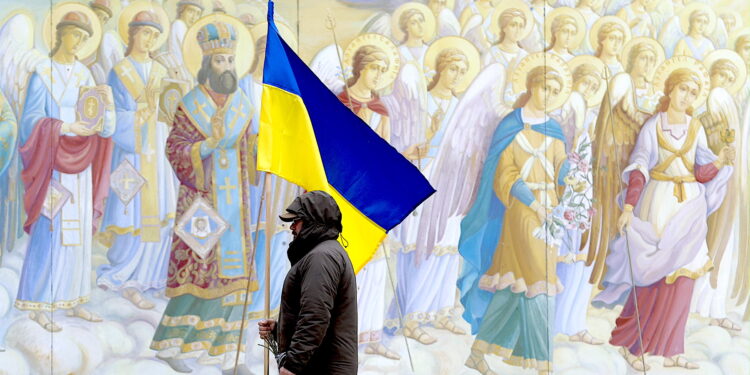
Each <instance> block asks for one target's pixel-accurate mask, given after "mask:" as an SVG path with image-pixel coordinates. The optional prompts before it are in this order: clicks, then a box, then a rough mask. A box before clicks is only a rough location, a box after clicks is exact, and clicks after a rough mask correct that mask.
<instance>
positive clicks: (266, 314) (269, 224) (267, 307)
mask: <svg viewBox="0 0 750 375" xmlns="http://www.w3.org/2000/svg"><path fill="white" fill-rule="evenodd" d="M263 184H264V185H265V188H264V189H263V194H264V195H265V201H266V231H265V235H266V236H265V237H266V243H265V250H266V252H265V256H266V259H265V261H266V264H265V275H264V276H265V285H264V287H263V289H264V290H263V310H264V311H263V318H264V319H266V320H268V319H270V318H271V240H272V239H273V236H274V235H275V234H276V231H275V225H274V224H275V223H276V220H273V217H274V216H273V205H271V202H272V200H271V189H269V188H268V186H269V185H270V184H271V174H270V173H268V172H266V181H265V182H264V183H263ZM258 216H260V212H259V213H258ZM258 225H260V222H258ZM268 354H269V349H268V345H265V346H264V347H263V374H265V375H268V371H269V367H270V364H269V357H268Z"/></svg>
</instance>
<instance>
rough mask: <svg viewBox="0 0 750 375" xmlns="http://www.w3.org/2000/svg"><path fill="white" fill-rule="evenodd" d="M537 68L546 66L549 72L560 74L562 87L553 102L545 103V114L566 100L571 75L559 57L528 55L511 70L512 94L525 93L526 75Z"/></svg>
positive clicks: (571, 82) (568, 68)
mask: <svg viewBox="0 0 750 375" xmlns="http://www.w3.org/2000/svg"><path fill="white" fill-rule="evenodd" d="M539 66H547V67H549V68H550V69H551V70H554V71H556V72H558V73H559V74H560V76H561V77H562V80H563V85H562V87H561V88H560V95H559V96H558V97H557V99H556V100H555V101H553V102H550V103H547V105H548V107H547V109H546V110H547V112H549V111H554V110H555V109H558V108H560V107H561V106H562V105H563V103H565V101H567V100H568V96H570V92H571V91H572V90H573V75H572V74H571V72H570V67H568V64H566V63H565V60H563V59H562V58H561V57H559V56H556V55H553V54H551V53H545V52H537V53H532V54H531V55H528V56H526V57H524V58H523V60H521V62H520V63H518V66H516V68H515V69H513V77H512V82H513V92H514V93H515V94H520V93H522V92H524V91H526V75H527V74H528V73H529V72H530V71H531V70H532V69H534V68H536V67H539Z"/></svg>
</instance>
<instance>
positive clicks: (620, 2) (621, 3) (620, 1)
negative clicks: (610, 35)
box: [604, 0, 631, 16]
mask: <svg viewBox="0 0 750 375" xmlns="http://www.w3.org/2000/svg"><path fill="white" fill-rule="evenodd" d="M630 3H631V1H630V0H609V1H607V3H606V4H605V5H604V15H605V16H614V15H616V14H617V12H619V11H620V9H622V8H625V7H626V6H628V5H630Z"/></svg>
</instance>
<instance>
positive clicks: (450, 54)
mask: <svg viewBox="0 0 750 375" xmlns="http://www.w3.org/2000/svg"><path fill="white" fill-rule="evenodd" d="M458 62H463V63H464V64H466V67H467V68H468V67H469V58H468V57H466V55H465V54H464V53H463V51H461V50H460V49H457V48H446V49H444V50H442V51H440V53H439V54H438V55H437V57H436V58H435V70H436V71H437V73H436V74H435V76H434V77H432V80H431V81H430V84H429V85H427V91H430V90H432V89H433V88H434V87H435V86H436V85H437V84H438V82H440V75H441V74H442V73H443V70H445V69H446V68H448V67H449V66H450V65H451V64H455V63H458Z"/></svg>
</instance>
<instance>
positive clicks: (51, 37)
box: [42, 3, 102, 60]
mask: <svg viewBox="0 0 750 375" xmlns="http://www.w3.org/2000/svg"><path fill="white" fill-rule="evenodd" d="M73 11H76V12H81V13H83V14H85V15H86V17H88V19H89V22H91V30H92V31H93V33H92V34H91V37H89V39H88V40H86V43H85V45H84V46H83V47H82V48H81V49H80V50H79V51H78V54H77V56H76V57H77V58H78V60H85V59H86V58H88V57H90V56H91V55H93V54H94V53H96V50H97V49H98V48H99V43H101V42H102V23H101V22H100V21H99V17H97V16H96V13H94V11H93V10H92V9H91V8H89V7H87V6H85V5H83V4H81V3H60V4H57V5H55V7H54V8H52V12H50V13H47V17H45V19H44V23H43V24H42V40H43V41H44V45H45V46H46V47H47V49H48V50H52V48H53V47H54V43H55V35H56V33H57V31H56V28H57V24H58V23H60V20H61V19H62V18H63V17H64V16H65V15H66V14H68V12H73Z"/></svg>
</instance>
